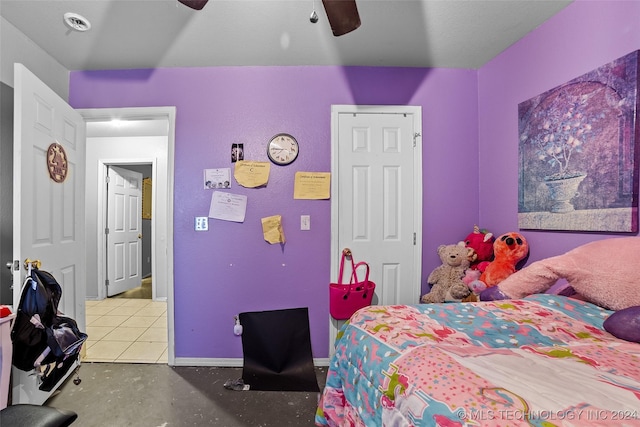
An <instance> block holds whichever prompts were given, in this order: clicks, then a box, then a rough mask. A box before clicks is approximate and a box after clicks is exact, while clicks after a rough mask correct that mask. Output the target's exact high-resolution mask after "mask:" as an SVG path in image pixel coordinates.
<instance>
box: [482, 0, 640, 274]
mask: <svg viewBox="0 0 640 427" xmlns="http://www.w3.org/2000/svg"><path fill="white" fill-rule="evenodd" d="M637 49H640V2H638V1H583V0H577V1H575V2H574V3H572V4H571V5H569V6H568V7H567V8H565V9H564V10H562V11H561V12H560V13H559V14H558V15H556V16H555V17H553V18H552V19H550V20H549V21H547V22H546V23H544V24H543V25H541V26H540V27H539V28H538V29H536V30H535V31H534V32H532V33H531V34H529V35H528V36H527V37H525V38H524V39H522V40H520V41H519V42H518V43H516V44H515V45H513V46H512V47H510V48H509V49H507V50H506V51H504V52H503V53H502V54H500V55H499V56H497V57H496V58H495V59H494V60H492V61H491V62H490V63H489V64H487V65H485V66H484V67H482V69H480V70H479V72H478V87H479V97H478V101H479V120H478V121H479V123H480V127H479V146H480V162H481V165H482V166H481V167H480V175H479V186H480V213H479V218H480V224H481V226H483V227H486V228H487V229H489V230H491V231H494V230H500V231H498V233H501V232H504V231H509V230H518V217H517V214H518V161H517V159H518V104H519V103H520V102H522V101H525V100H527V99H529V98H531V97H533V96H535V95H538V94H540V93H542V92H545V91H547V90H549V89H551V88H554V87H556V86H558V85H560V84H562V83H565V82H567V81H569V80H571V79H573V78H575V77H578V76H580V75H582V74H584V73H586V72H589V71H591V70H593V69H595V68H597V67H599V66H600V65H603V64H606V63H608V62H610V61H612V60H614V59H617V58H619V57H622V56H624V55H626V54H628V53H630V52H633V51H635V50H637ZM522 233H523V234H524V236H525V237H526V238H527V240H528V242H529V245H530V249H531V256H530V258H529V263H531V262H532V261H535V260H539V259H542V258H547V257H549V256H554V255H558V254H561V253H564V252H566V251H567V250H569V249H572V248H574V247H576V246H579V245H581V244H584V243H587V242H590V241H593V240H599V239H603V238H607V237H612V235H607V234H600V233H579V232H544V231H523V232H522Z"/></svg>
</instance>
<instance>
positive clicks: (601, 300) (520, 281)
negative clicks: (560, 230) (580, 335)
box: [480, 236, 640, 342]
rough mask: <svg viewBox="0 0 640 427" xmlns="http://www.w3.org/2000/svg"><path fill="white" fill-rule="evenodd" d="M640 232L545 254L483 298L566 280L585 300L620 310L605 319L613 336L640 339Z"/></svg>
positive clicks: (514, 294) (532, 291)
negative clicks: (560, 252) (637, 234)
mask: <svg viewBox="0 0 640 427" xmlns="http://www.w3.org/2000/svg"><path fill="white" fill-rule="evenodd" d="M638 254H640V237H636V236H634V237H612V238H608V239H603V240H596V241H593V242H590V243H587V244H584V245H582V246H578V247H576V248H574V249H572V250H570V251H568V252H566V253H564V254H562V255H557V256H553V257H550V258H546V259H542V260H540V261H536V262H534V263H532V264H530V265H529V266H527V267H524V268H523V269H522V270H519V271H517V272H515V273H514V274H512V275H511V276H509V277H507V278H506V279H504V280H503V281H502V282H500V283H499V284H498V285H497V286H494V287H491V288H488V289H487V290H485V291H484V292H482V293H481V294H480V300H481V301H491V300H500V299H515V298H523V297H525V296H527V295H531V294H535V293H543V292H546V291H547V290H549V288H550V287H551V286H552V285H554V284H555V283H556V281H558V280H559V279H564V280H566V281H567V282H568V284H569V286H571V288H573V290H574V291H575V292H576V293H577V296H578V297H579V298H580V299H584V300H587V301H589V302H591V303H593V304H596V305H599V306H601V307H604V308H606V309H609V310H616V311H615V313H613V314H611V315H610V316H609V317H608V318H607V319H606V320H605V322H604V325H603V326H604V329H605V330H606V331H608V332H609V333H611V334H612V335H614V336H616V337H618V338H621V339H624V340H627V341H634V342H640V292H638V284H639V283H640V270H639V269H638V267H637V266H638Z"/></svg>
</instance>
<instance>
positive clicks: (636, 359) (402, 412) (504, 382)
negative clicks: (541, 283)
mask: <svg viewBox="0 0 640 427" xmlns="http://www.w3.org/2000/svg"><path fill="white" fill-rule="evenodd" d="M610 314H611V311H608V310H605V309H603V308H601V307H598V306H596V305H593V304H590V303H588V302H585V301H579V300H575V299H571V298H567V297H563V296H559V295H548V294H540V295H533V296H530V297H527V298H525V299H521V300H507V301H492V302H478V303H453V304H420V305H402V306H371V307H366V308H364V309H362V310H360V311H358V312H357V313H356V314H355V315H354V316H353V317H352V318H351V319H350V320H349V321H348V322H346V323H345V325H344V326H343V328H342V329H341V330H340V332H339V335H338V338H337V340H336V349H335V354H334V355H333V356H332V358H331V361H330V366H329V370H328V373H327V380H326V386H325V389H324V390H323V394H322V396H321V399H320V402H319V406H318V410H317V413H316V425H318V426H326V425H328V426H394V427H395V426H398V427H400V426H507V425H508V426H517V425H529V426H545V427H549V426H584V425H592V426H600V425H602V426H614V425H619V426H640V410H639V409H638V408H640V344H636V343H630V342H626V341H622V340H619V339H617V338H615V337H613V336H612V335H610V334H609V333H607V332H606V331H604V329H603V328H602V323H603V321H604V319H606V318H607V317H608V316H609V315H610Z"/></svg>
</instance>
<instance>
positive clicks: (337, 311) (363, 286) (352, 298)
mask: <svg viewBox="0 0 640 427" xmlns="http://www.w3.org/2000/svg"><path fill="white" fill-rule="evenodd" d="M345 258H348V259H349V260H350V261H351V278H350V279H349V283H343V282H342V275H343V273H344V260H345ZM363 266H364V267H365V268H366V270H365V271H366V273H365V277H364V280H362V281H360V280H358V274H357V270H358V268H359V267H363ZM375 289H376V284H375V283H373V282H372V281H371V280H369V264H367V263H366V262H364V261H361V262H359V263H357V264H356V263H354V262H353V256H352V254H351V250H350V249H348V248H345V249H344V250H343V251H342V257H341V259H340V273H339V274H338V283H330V284H329V312H330V313H331V317H333V318H334V319H336V320H347V319H349V318H350V317H351V316H352V315H353V313H355V312H356V311H358V310H360V309H361V308H363V307H366V306H368V305H371V299H372V298H373V293H374V291H375Z"/></svg>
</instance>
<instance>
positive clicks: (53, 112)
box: [12, 64, 86, 405]
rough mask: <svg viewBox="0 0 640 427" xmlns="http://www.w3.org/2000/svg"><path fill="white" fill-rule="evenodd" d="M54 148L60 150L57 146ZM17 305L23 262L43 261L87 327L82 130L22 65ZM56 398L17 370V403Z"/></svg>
mask: <svg viewBox="0 0 640 427" xmlns="http://www.w3.org/2000/svg"><path fill="white" fill-rule="evenodd" d="M54 144H57V145H54ZM13 155H14V163H13V260H14V261H13V262H14V268H13V283H14V288H13V306H14V307H17V306H18V304H19V301H20V294H21V285H22V283H23V281H24V277H25V270H24V268H23V265H24V261H25V260H26V259H27V258H28V259H31V260H39V261H40V262H41V269H42V270H46V271H48V272H50V273H51V274H53V276H54V277H55V278H56V280H57V281H58V283H60V286H61V287H62V297H61V300H60V303H59V306H58V308H59V310H60V311H62V312H63V313H64V314H65V315H66V316H68V317H72V318H74V319H75V320H76V321H77V323H78V326H79V328H80V330H82V331H84V330H86V322H85V283H84V281H85V277H86V273H85V226H84V224H85V217H84V209H85V206H84V200H85V123H84V120H83V119H82V117H81V116H80V114H78V113H77V112H76V111H74V110H73V109H72V108H71V107H70V106H69V105H67V103H66V102H65V101H64V100H63V99H62V98H60V97H59V96H58V95H57V94H56V93H55V92H53V91H52V90H51V89H50V88H48V87H47V86H46V85H45V84H44V83H43V82H42V81H40V80H39V79H38V78H37V77H36V76H35V75H33V74H32V73H31V72H30V71H29V70H27V69H26V68H25V67H24V66H23V65H21V64H15V66H14V147H13ZM72 373H73V369H70V370H69V371H68V372H67V374H66V375H65V376H64V377H63V378H61V379H60V381H59V382H58V385H56V386H55V387H54V388H53V390H52V391H50V392H44V391H41V390H39V389H38V383H37V379H36V376H35V375H33V373H29V372H25V371H21V370H18V369H17V368H14V369H13V373H12V378H13V389H12V396H13V403H14V404H18V403H31V404H35V405H41V404H42V403H44V402H45V401H46V400H47V399H48V398H49V397H50V395H51V394H52V393H53V392H54V391H55V390H56V388H57V387H58V386H59V384H61V383H62V381H64V380H65V379H66V377H67V376H69V375H71V374H72Z"/></svg>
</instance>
